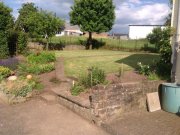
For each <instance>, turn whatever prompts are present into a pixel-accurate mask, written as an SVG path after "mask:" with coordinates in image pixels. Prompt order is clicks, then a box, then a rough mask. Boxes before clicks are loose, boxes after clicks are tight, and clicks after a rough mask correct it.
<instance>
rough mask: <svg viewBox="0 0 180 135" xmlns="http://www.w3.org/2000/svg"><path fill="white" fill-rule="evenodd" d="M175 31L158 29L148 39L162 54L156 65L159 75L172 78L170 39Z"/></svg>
mask: <svg viewBox="0 0 180 135" xmlns="http://www.w3.org/2000/svg"><path fill="white" fill-rule="evenodd" d="M172 32H173V30H172V29H171V28H164V29H160V28H156V29H154V30H153V33H151V34H150V35H149V36H148V38H149V41H150V42H151V43H153V44H155V45H156V46H157V47H156V48H157V49H158V52H159V53H160V60H159V62H157V64H156V67H157V68H156V70H157V74H158V75H160V76H162V77H166V78H167V76H168V78H170V73H171V67H172V64H171V55H172V50H171V45H170V37H171V35H172V34H173V33H172Z"/></svg>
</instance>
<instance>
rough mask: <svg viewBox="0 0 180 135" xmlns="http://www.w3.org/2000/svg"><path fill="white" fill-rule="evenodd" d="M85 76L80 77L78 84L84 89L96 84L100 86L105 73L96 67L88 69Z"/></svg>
mask: <svg viewBox="0 0 180 135" xmlns="http://www.w3.org/2000/svg"><path fill="white" fill-rule="evenodd" d="M88 70H89V72H88V74H87V75H84V76H81V77H80V79H79V84H81V85H82V86H84V87H85V88H89V87H92V86H95V85H97V84H102V83H104V81H105V78H106V76H105V72H104V71H103V70H102V69H99V68H98V67H92V68H89V69H88Z"/></svg>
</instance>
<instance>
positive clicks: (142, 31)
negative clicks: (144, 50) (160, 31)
mask: <svg viewBox="0 0 180 135" xmlns="http://www.w3.org/2000/svg"><path fill="white" fill-rule="evenodd" d="M157 27H162V26H155V25H154V26H151V25H150V26H143V25H142V26H138V25H137V26H135V25H132V26H131V25H130V26H129V38H130V39H143V38H146V37H147V35H148V34H149V33H151V32H152V30H153V29H154V28H157Z"/></svg>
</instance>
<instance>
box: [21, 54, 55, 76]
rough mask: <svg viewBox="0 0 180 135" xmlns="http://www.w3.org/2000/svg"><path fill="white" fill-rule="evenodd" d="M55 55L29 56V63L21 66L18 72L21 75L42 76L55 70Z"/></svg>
mask: <svg viewBox="0 0 180 135" xmlns="http://www.w3.org/2000/svg"><path fill="white" fill-rule="evenodd" d="M55 60H56V58H55V54H54V53H51V52H41V53H37V54H30V55H29V56H27V62H26V63H23V64H20V65H19V67H18V70H19V72H20V74H28V73H31V74H42V73H46V72H50V71H52V70H54V69H55V66H54V61H55Z"/></svg>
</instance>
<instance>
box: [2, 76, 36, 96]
mask: <svg viewBox="0 0 180 135" xmlns="http://www.w3.org/2000/svg"><path fill="white" fill-rule="evenodd" d="M1 87H3V91H4V93H6V94H10V95H14V96H15V97H18V96H20V97H26V96H27V94H28V93H30V92H32V91H33V88H34V87H35V82H34V81H31V82H29V81H28V80H24V79H20V80H16V81H9V82H3V83H2V84H1Z"/></svg>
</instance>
